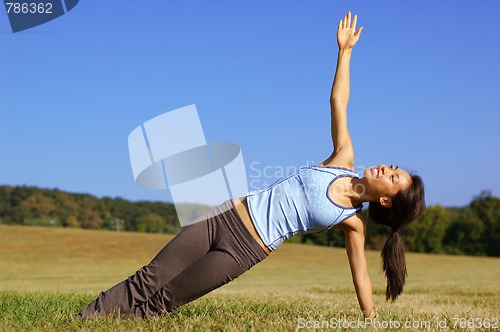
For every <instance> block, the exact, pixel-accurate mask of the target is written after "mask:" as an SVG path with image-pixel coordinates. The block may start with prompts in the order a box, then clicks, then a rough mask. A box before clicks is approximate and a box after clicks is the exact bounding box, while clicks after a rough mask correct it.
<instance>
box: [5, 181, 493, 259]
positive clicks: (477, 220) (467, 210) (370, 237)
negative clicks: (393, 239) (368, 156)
mask: <svg viewBox="0 0 500 332" xmlns="http://www.w3.org/2000/svg"><path fill="white" fill-rule="evenodd" d="M195 208H196V207H193V209H195ZM365 212H366V211H364V213H365ZM368 220H369V218H368ZM368 222H369V223H371V222H370V221H368ZM0 224H8V225H37V226H53V227H74V228H84V229H108V230H115V231H135V232H151V233H177V232H178V231H179V230H180V225H179V222H178V218H177V214H176V210H175V207H174V205H173V204H171V203H164V202H150V201H140V202H130V201H128V200H125V199H123V198H119V197H118V198H110V197H103V198H97V197H95V196H93V195H89V194H74V193H67V192H63V191H60V190H58V189H42V188H38V187H27V186H15V187H12V186H0ZM389 233H390V230H389V228H388V227H385V226H381V225H377V224H374V223H371V225H370V226H369V227H368V228H367V236H366V247H367V248H368V249H377V250H380V249H381V248H382V246H383V245H384V243H385V240H386V238H387V236H388V235H389ZM401 233H402V237H403V241H404V243H405V246H406V249H407V250H408V251H414V252H425V253H445V254H459V255H478V256H500V199H499V198H496V197H493V196H492V195H491V192H488V191H484V192H482V193H481V194H480V195H478V196H477V197H474V199H473V200H472V202H471V203H470V204H469V205H467V206H465V207H460V208H446V207H443V206H440V205H432V206H429V207H427V208H426V209H425V211H424V213H423V215H422V216H421V217H420V218H419V219H418V220H416V221H414V222H413V223H412V225H411V226H410V227H409V228H408V229H407V230H403V231H402V232H401ZM290 241H292V242H303V243H313V244H317V245H327V246H336V247H343V246H344V245H345V240H344V236H343V234H342V232H339V231H326V232H320V233H311V234H304V235H302V236H299V237H296V238H294V239H291V240H290Z"/></svg>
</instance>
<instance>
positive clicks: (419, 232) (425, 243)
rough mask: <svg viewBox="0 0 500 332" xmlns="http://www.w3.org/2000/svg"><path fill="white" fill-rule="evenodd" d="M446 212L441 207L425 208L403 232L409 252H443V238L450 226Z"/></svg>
mask: <svg viewBox="0 0 500 332" xmlns="http://www.w3.org/2000/svg"><path fill="white" fill-rule="evenodd" d="M450 222H451V220H450V217H449V215H448V211H447V210H446V209H445V208H444V207H442V206H441V205H433V206H430V207H427V208H426V209H425V211H424V213H423V214H422V216H421V217H420V218H419V219H418V220H416V221H414V222H413V223H412V224H411V226H410V227H409V228H408V229H407V230H406V231H405V232H404V242H405V245H406V247H407V249H408V250H409V251H417V252H428V253H440V252H443V246H442V243H443V238H444V236H445V234H446V229H447V228H448V226H449V225H450Z"/></svg>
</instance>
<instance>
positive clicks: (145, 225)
mask: <svg viewBox="0 0 500 332" xmlns="http://www.w3.org/2000/svg"><path fill="white" fill-rule="evenodd" d="M163 228H164V220H163V218H162V217H161V216H160V215H158V214H156V213H148V214H145V215H142V216H140V217H139V218H137V229H136V230H137V231H138V232H147V233H163Z"/></svg>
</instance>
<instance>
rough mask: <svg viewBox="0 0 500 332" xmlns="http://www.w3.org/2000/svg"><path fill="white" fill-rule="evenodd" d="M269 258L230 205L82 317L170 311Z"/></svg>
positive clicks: (179, 236) (182, 234)
mask: <svg viewBox="0 0 500 332" xmlns="http://www.w3.org/2000/svg"><path fill="white" fill-rule="evenodd" d="M266 257H267V253H266V252H265V251H264V250H263V249H262V247H261V246H260V245H259V244H258V243H257V241H256V240H255V239H254V238H253V236H252V235H251V234H250V232H249V231H248V230H247V229H246V227H245V225H244V224H243V221H242V220H241V218H240V217H239V215H238V213H237V212H236V210H235V208H234V206H233V203H232V202H231V201H230V200H229V201H226V202H224V203H223V204H222V205H220V206H219V207H217V208H215V209H213V210H212V211H210V212H209V213H208V214H207V215H206V218H205V219H204V220H203V221H200V222H197V223H195V224H192V225H189V226H186V227H184V228H182V230H181V231H180V232H179V233H178V234H177V235H176V236H175V237H174V238H173V239H172V240H171V241H170V242H169V243H168V244H167V245H166V246H165V247H164V248H163V249H162V250H161V251H160V252H159V253H158V254H157V255H156V257H155V258H154V259H153V260H152V261H151V263H149V264H148V265H146V266H144V267H142V268H141V269H140V270H138V271H137V272H136V273H135V274H134V275H132V276H130V277H129V278H127V279H126V280H124V281H122V282H121V283H119V284H117V285H115V286H113V287H112V288H110V289H109V290H107V291H105V292H101V293H100V294H99V296H98V298H97V299H96V300H94V301H93V302H92V303H90V304H89V305H88V306H87V307H85V308H84V309H83V310H82V311H81V312H80V313H79V314H78V317H89V316H94V315H98V316H108V315H112V316H116V315H123V314H129V313H130V314H134V315H135V316H137V317H143V318H147V317H153V316H156V315H158V314H161V313H167V312H171V311H172V310H174V309H175V308H177V307H179V306H181V305H183V304H185V303H188V302H190V301H193V300H195V299H197V298H199V297H201V296H203V295H205V294H207V293H208V292H210V291H212V290H214V289H216V288H218V287H220V286H222V285H224V284H226V283H228V282H230V281H231V280H233V279H235V278H237V277H238V276H240V275H241V274H242V273H243V272H245V271H247V270H249V269H250V268H251V267H252V266H254V265H255V264H257V263H259V262H260V261H262V260H263V259H264V258H266Z"/></svg>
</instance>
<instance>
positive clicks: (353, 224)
mask: <svg viewBox="0 0 500 332" xmlns="http://www.w3.org/2000/svg"><path fill="white" fill-rule="evenodd" d="M345 223H346V227H345V228H344V234H345V239H346V251H347V257H348V259H349V266H350V267H351V273H352V281H353V283H354V287H355V289H356V295H357V297H358V302H359V306H360V307H361V310H362V311H363V314H364V316H365V317H368V318H373V317H375V307H374V304H373V293H372V283H371V280H370V275H369V274H368V266H367V264H366V258H365V234H366V222H365V221H364V218H363V216H362V215H361V213H358V214H357V215H356V216H353V217H351V218H349V219H348V220H346V221H345Z"/></svg>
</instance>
